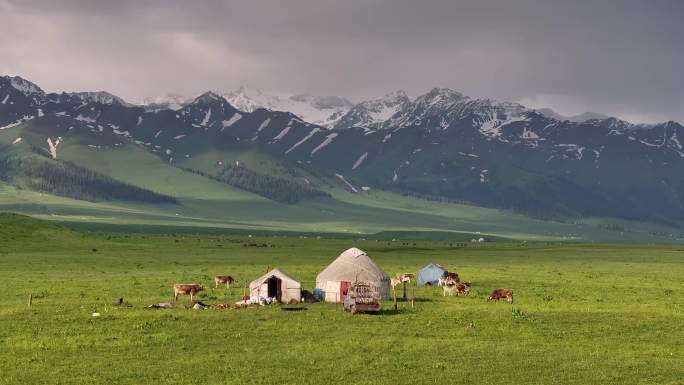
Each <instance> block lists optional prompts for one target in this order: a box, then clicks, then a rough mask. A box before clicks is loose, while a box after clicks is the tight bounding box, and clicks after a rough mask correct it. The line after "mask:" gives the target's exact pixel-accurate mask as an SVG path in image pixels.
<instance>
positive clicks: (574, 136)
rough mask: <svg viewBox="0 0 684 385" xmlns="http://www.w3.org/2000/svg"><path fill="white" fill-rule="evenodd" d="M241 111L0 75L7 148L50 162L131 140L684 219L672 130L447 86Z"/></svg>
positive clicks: (492, 202)
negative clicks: (306, 109)
mask: <svg viewBox="0 0 684 385" xmlns="http://www.w3.org/2000/svg"><path fill="white" fill-rule="evenodd" d="M304 99H306V98H304ZM304 99H303V100H304ZM306 100H309V99H306ZM236 103H237V102H236ZM336 103H337V102H335V101H333V102H331V103H330V104H336ZM326 105H328V104H326ZM248 107H249V106H245V105H242V106H241V109H239V108H236V107H235V106H234V105H233V104H232V103H230V102H229V101H228V100H227V99H226V98H224V97H223V96H221V95H218V94H215V93H211V92H208V93H205V94H203V95H201V96H199V97H197V98H196V99H194V100H193V101H191V102H189V103H187V104H185V105H184V106H181V108H179V109H177V110H173V109H166V108H156V109H150V108H146V107H140V106H132V105H129V104H126V103H125V102H123V101H121V100H119V99H118V98H115V97H104V96H103V97H98V98H93V97H91V96H90V94H65V93H62V94H45V93H44V92H43V91H42V90H41V89H40V88H39V87H38V86H36V85H34V84H33V83H30V82H28V81H25V80H23V79H20V78H10V77H3V78H0V127H2V128H0V130H2V129H8V128H12V127H19V126H22V127H26V128H25V129H24V130H23V131H22V133H21V137H17V138H16V140H19V141H20V142H17V143H18V144H17V145H19V144H22V143H23V145H28V146H30V148H32V149H34V150H35V151H38V152H40V153H42V154H43V155H45V156H46V157H50V158H53V159H55V158H56V159H59V154H60V149H59V148H60V146H62V145H64V143H71V142H78V143H82V144H84V145H87V146H90V148H92V149H93V151H97V150H98V149H102V148H107V147H113V146H119V145H122V144H123V143H132V144H135V145H136V146H139V147H141V148H144V149H145V150H147V151H150V152H152V153H154V154H157V156H159V157H161V158H163V159H164V160H165V161H167V162H169V163H170V164H172V165H176V166H178V167H184V168H188V167H192V168H195V169H202V170H204V172H208V173H210V174H211V173H214V174H215V175H214V176H216V175H219V174H220V173H222V172H223V168H225V167H226V164H227V163H228V160H230V161H231V162H232V161H233V160H235V161H237V162H238V163H240V165H241V166H242V167H246V168H256V167H257V166H258V165H256V164H250V163H249V162H246V161H245V160H244V159H241V158H240V155H239V154H241V153H244V152H245V151H252V152H254V151H256V152H258V153H261V154H264V156H268V157H269V159H271V160H273V161H274V162H279V163H281V164H282V165H284V166H283V167H282V169H281V170H290V171H282V172H283V173H284V174H282V175H280V177H282V178H290V177H292V176H293V175H294V176H295V177H296V180H298V181H299V182H300V183H308V184H312V187H321V186H316V184H317V183H323V182H321V181H323V180H326V181H334V183H338V184H339V185H341V186H344V187H345V188H346V189H348V190H349V191H354V192H357V193H359V194H363V193H364V191H368V190H369V189H384V190H392V191H397V192H401V193H403V194H408V195H419V196H423V197H428V198H430V199H443V200H454V201H464V202H469V203H475V204H478V205H483V206H490V207H501V208H509V209H514V210H519V211H522V212H525V213H527V214H531V215H534V216H541V217H577V216H612V217H621V218H629V219H639V220H650V221H658V222H662V223H674V222H676V221H678V220H681V219H683V218H684V206H683V203H684V172H683V171H684V167H683V166H684V160H683V158H684V149H683V148H682V144H681V143H680V138H681V135H682V134H683V132H682V130H684V127H682V126H681V125H680V124H678V123H676V122H666V123H662V124H655V125H634V124H631V123H628V122H625V121H621V120H618V119H615V118H607V119H591V120H587V121H584V122H571V121H559V120H556V119H553V118H549V117H547V116H545V115H543V114H541V113H539V112H538V111H535V110H532V109H528V108H525V107H524V106H522V105H519V104H516V103H509V102H498V101H494V100H489V99H471V98H469V97H467V96H465V95H462V94H461V93H459V92H456V91H453V90H449V89H444V88H436V89H433V90H431V91H429V92H428V93H426V94H424V95H421V96H419V97H417V98H415V99H413V100H411V99H409V98H408V97H407V96H406V95H405V94H404V93H402V92H397V93H394V94H391V95H388V96H386V97H385V98H382V99H379V100H374V101H369V102H363V103H360V104H358V105H356V106H354V107H352V108H350V109H349V111H347V112H346V113H345V114H344V115H343V116H341V117H340V118H339V119H338V120H337V121H336V122H335V124H334V125H333V126H328V127H324V126H321V125H317V124H313V123H311V122H308V121H306V119H303V118H302V117H300V116H298V115H297V114H294V113H290V112H282V111H274V110H270V109H263V108H251V107H249V108H248ZM29 123H30V124H29ZM330 127H332V129H330ZM21 141H23V142H21ZM2 151H8V150H7V149H5V150H3V149H0V152H2ZM287 172H292V174H287ZM306 175H309V176H311V175H319V176H320V177H321V178H319V179H317V180H313V179H314V178H308V177H306ZM325 183H329V182H325Z"/></svg>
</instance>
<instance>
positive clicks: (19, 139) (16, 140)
mask: <svg viewBox="0 0 684 385" xmlns="http://www.w3.org/2000/svg"><path fill="white" fill-rule="evenodd" d="M18 143H21V138H16V139H14V142H12V144H18Z"/></svg>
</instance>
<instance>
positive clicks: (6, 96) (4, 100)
mask: <svg viewBox="0 0 684 385" xmlns="http://www.w3.org/2000/svg"><path fill="white" fill-rule="evenodd" d="M8 100H9V94H7V95H5V98H4V99H2V102H0V104H6V103H7V101H8Z"/></svg>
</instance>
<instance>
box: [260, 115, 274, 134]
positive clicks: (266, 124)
mask: <svg viewBox="0 0 684 385" xmlns="http://www.w3.org/2000/svg"><path fill="white" fill-rule="evenodd" d="M269 123H271V118H267V119H266V120H264V121H263V122H262V123H261V125H260V126H259V128H257V133H259V132H261V130H263V129H264V128H266V126H268V124H269Z"/></svg>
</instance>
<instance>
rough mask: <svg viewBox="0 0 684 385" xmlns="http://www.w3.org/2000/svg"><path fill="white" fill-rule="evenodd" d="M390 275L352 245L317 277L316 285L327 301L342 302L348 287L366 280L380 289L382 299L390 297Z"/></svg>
mask: <svg viewBox="0 0 684 385" xmlns="http://www.w3.org/2000/svg"><path fill="white" fill-rule="evenodd" d="M389 281H390V279H389V276H388V275H387V274H386V273H385V272H384V271H382V269H381V268H380V267H379V266H378V265H376V264H375V262H373V260H372V259H370V257H369V256H368V254H366V253H365V252H364V251H362V250H359V249H357V248H356V247H352V248H351V249H349V250H346V251H344V252H343V253H342V254H340V255H339V256H338V257H337V258H336V259H335V260H334V261H333V262H332V263H331V264H330V265H328V267H326V268H325V269H323V271H321V272H320V274H318V277H316V287H317V288H318V289H320V290H321V291H322V292H323V293H322V294H323V299H324V300H325V302H342V301H343V300H344V294H345V293H346V291H347V289H349V287H350V286H351V285H352V284H353V283H355V282H366V283H370V284H372V285H375V286H377V287H378V288H379V289H380V295H381V297H382V299H388V298H389Z"/></svg>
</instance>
